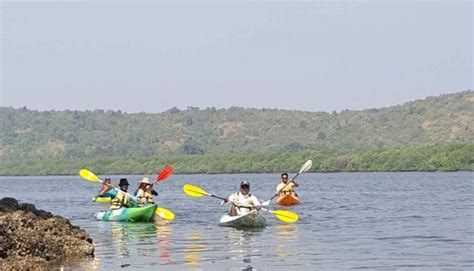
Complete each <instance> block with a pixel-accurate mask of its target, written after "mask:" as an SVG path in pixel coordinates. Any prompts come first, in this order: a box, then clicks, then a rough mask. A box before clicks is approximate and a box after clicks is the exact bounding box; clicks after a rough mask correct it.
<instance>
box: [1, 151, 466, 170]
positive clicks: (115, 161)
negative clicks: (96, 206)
mask: <svg viewBox="0 0 474 271" xmlns="http://www.w3.org/2000/svg"><path fill="white" fill-rule="evenodd" d="M309 159H311V160H312V161H313V166H312V168H311V170H310V172H320V173H334V172H448V171H474V144H451V145H439V146H426V147H416V148H414V147H403V148H393V149H352V150H333V149H327V150H321V151H301V152H268V153H239V154H228V155H218V154H202V155H179V156H164V155H161V156H152V157H140V158H131V157H127V158H123V157H120V158H118V157H106V158H105V157H104V158H97V159H69V158H64V157H55V158H48V157H44V158H43V159H37V158H9V159H2V167H0V176H61V175H64V176H69V175H77V174H78V172H79V170H80V169H82V168H87V169H89V170H91V171H92V172H94V173H96V174H99V175H112V173H114V174H117V175H135V174H136V175H155V174H156V173H157V172H159V171H160V170H161V169H163V168H165V167H166V166H168V165H172V166H173V167H174V172H175V174H183V175H188V174H245V173H281V172H290V173H291V172H297V171H298V170H299V169H300V167H301V166H302V165H303V163H305V162H306V161H307V160H309Z"/></svg>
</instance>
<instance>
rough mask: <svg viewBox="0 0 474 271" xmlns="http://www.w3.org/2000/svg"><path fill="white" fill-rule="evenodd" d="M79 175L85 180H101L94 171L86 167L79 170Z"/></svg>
mask: <svg viewBox="0 0 474 271" xmlns="http://www.w3.org/2000/svg"><path fill="white" fill-rule="evenodd" d="M79 175H80V176H81V177H82V178H83V179H85V180H88V181H91V182H100V179H99V177H97V176H96V175H95V174H94V173H92V172H91V171H90V170H88V169H85V168H83V169H81V170H80V171H79Z"/></svg>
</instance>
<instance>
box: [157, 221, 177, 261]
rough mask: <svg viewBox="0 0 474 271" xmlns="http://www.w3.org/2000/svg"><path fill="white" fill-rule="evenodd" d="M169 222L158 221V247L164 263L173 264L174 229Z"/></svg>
mask: <svg viewBox="0 0 474 271" xmlns="http://www.w3.org/2000/svg"><path fill="white" fill-rule="evenodd" d="M170 223H171V222H170V221H169V220H163V219H162V220H158V221H156V223H155V232H156V239H157V245H158V248H159V250H160V252H159V255H160V259H161V260H162V262H163V263H165V264H166V263H170V262H171V251H172V250H171V233H172V231H173V230H172V229H173V228H172V227H170V226H169V224H170Z"/></svg>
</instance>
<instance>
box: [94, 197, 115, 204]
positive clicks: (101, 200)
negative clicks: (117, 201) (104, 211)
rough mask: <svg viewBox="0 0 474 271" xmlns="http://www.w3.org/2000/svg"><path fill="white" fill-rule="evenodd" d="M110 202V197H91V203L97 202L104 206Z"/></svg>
mask: <svg viewBox="0 0 474 271" xmlns="http://www.w3.org/2000/svg"><path fill="white" fill-rule="evenodd" d="M111 200H112V198H111V197H105V198H103V197H93V198H92V202H97V203H102V204H106V203H110V201H111Z"/></svg>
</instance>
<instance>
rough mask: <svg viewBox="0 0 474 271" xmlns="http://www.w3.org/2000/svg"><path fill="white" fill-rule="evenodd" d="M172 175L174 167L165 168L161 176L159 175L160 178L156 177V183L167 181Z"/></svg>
mask: <svg viewBox="0 0 474 271" xmlns="http://www.w3.org/2000/svg"><path fill="white" fill-rule="evenodd" d="M171 174H173V167H172V166H167V167H165V168H164V169H163V170H162V171H161V172H160V174H159V175H158V176H156V181H155V183H157V182H161V181H164V180H166V179H167V178H168V177H169V176H171Z"/></svg>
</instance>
